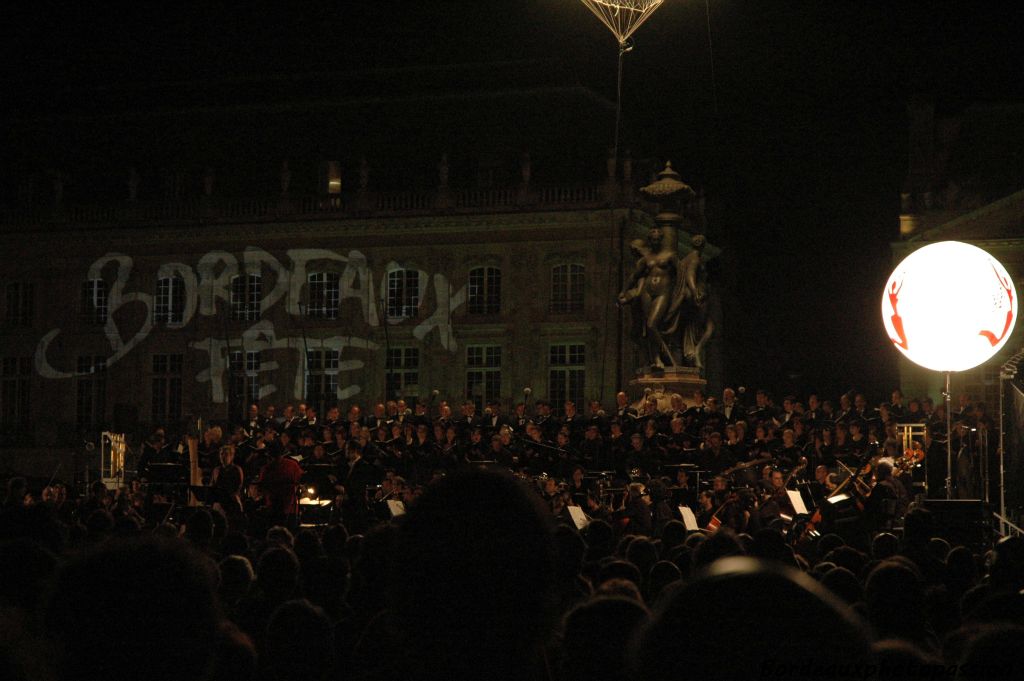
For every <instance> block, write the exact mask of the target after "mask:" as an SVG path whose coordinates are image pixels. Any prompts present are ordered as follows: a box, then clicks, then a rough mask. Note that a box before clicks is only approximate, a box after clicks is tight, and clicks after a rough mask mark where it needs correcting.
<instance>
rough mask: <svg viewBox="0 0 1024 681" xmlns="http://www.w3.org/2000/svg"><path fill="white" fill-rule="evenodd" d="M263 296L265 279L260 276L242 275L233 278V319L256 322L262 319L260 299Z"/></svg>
mask: <svg viewBox="0 0 1024 681" xmlns="http://www.w3.org/2000/svg"><path fill="white" fill-rule="evenodd" d="M262 295H263V277H261V276H260V275H258V274H240V275H238V276H236V277H232V278H231V318H232V319H237V320H241V321H255V320H257V319H259V318H260V297H261V296H262Z"/></svg>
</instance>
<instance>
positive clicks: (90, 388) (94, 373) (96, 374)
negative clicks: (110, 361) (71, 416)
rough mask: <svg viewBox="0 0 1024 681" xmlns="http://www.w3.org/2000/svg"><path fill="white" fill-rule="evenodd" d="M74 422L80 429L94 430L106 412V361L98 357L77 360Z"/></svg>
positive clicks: (85, 356)
mask: <svg viewBox="0 0 1024 681" xmlns="http://www.w3.org/2000/svg"><path fill="white" fill-rule="evenodd" d="M77 388H78V395H77V397H78V400H77V410H76V420H77V422H78V427H79V428H82V429H93V430H96V429H98V428H99V427H100V424H102V422H103V420H104V418H105V416H106V411H107V359H106V358H105V357H100V356H98V355H81V356H79V358H78V386H77Z"/></svg>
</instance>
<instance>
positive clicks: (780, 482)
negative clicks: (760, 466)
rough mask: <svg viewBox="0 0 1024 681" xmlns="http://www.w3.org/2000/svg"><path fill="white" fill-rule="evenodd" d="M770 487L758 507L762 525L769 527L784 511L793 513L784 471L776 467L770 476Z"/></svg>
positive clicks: (758, 518) (758, 516) (759, 520)
mask: <svg viewBox="0 0 1024 681" xmlns="http://www.w3.org/2000/svg"><path fill="white" fill-rule="evenodd" d="M769 481H770V485H771V486H770V487H769V489H768V490H767V491H766V492H765V494H764V496H763V497H762V498H761V503H760V504H759V505H758V508H757V520H758V523H759V524H760V526H761V527H768V526H769V525H771V524H772V523H773V522H774V521H776V520H779V519H780V518H781V517H782V514H783V513H790V514H791V513H792V511H793V509H792V505H791V504H790V503H789V497H788V495H787V494H786V483H785V477H784V476H783V474H782V471H780V470H778V469H774V470H772V472H771V477H770V478H769Z"/></svg>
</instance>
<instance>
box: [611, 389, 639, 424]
mask: <svg viewBox="0 0 1024 681" xmlns="http://www.w3.org/2000/svg"><path fill="white" fill-rule="evenodd" d="M639 417H640V415H639V413H638V412H637V410H636V409H634V408H633V407H631V406H629V398H628V397H626V393H623V392H620V393H618V394H617V395H616V396H615V418H616V419H618V421H619V425H621V426H622V432H624V433H632V432H633V431H634V430H636V421H637V419H638V418H639Z"/></svg>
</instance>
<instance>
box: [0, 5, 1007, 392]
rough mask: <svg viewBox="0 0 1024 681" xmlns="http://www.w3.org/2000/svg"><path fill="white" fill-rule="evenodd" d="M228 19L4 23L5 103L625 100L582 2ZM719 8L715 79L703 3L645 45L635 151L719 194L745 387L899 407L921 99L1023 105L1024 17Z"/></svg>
mask: <svg viewBox="0 0 1024 681" xmlns="http://www.w3.org/2000/svg"><path fill="white" fill-rule="evenodd" d="M214 4H218V3H205V4H204V5H203V6H202V7H201V8H200V7H198V6H197V7H195V8H190V7H191V6H189V5H182V4H180V3H172V4H166V3H164V4H162V5H161V6H160V7H159V8H155V9H144V8H141V7H139V6H135V7H133V8H131V9H128V10H125V9H124V8H122V7H117V6H112V7H110V8H101V7H86V6H85V5H86V3H73V4H72V5H71V6H66V5H64V4H60V5H58V4H56V3H32V4H27V3H26V4H25V6H24V7H23V8H22V9H20V10H15V11H14V12H13V13H12V14H9V15H8V18H7V20H6V21H5V22H4V24H5V27H4V28H2V29H0V31H3V33H4V35H3V36H0V37H2V38H3V40H2V43H3V48H2V49H3V54H2V55H0V56H2V66H0V74H2V75H0V77H2V79H3V80H2V82H3V93H4V96H3V99H4V100H6V102H7V103H8V104H9V105H10V104H14V105H17V104H18V103H23V102H27V101H28V102H30V101H35V100H36V99H37V98H40V97H44V98H45V97H46V96H47V95H48V93H50V92H56V91H63V90H67V89H69V88H72V89H75V90H77V91H80V92H84V93H88V91H89V89H90V88H93V87H96V86H107V85H110V84H115V83H116V84H125V83H146V82H149V81H153V80H164V81H176V80H184V81H195V80H205V79H214V78H235V77H248V76H258V75H262V74H276V73H287V72H310V71H345V70H350V69H365V68H371V67H381V66H404V65H412V64H451V63H464V62H483V61H493V60H505V59H522V58H540V59H553V60H557V61H559V62H562V63H564V64H566V65H568V66H569V67H570V68H571V69H573V70H574V71H575V73H576V74H577V76H578V78H579V80H580V81H581V82H583V83H584V84H587V85H591V86H593V87H594V88H595V89H598V90H599V91H601V92H603V93H605V94H606V95H607V96H608V97H610V98H611V97H613V96H614V67H615V46H614V42H613V40H612V38H611V36H610V34H609V33H608V32H607V30H606V29H605V28H604V27H603V26H602V25H601V24H600V23H599V22H598V21H597V20H596V18H594V17H593V16H592V15H590V14H589V12H588V11H587V10H585V9H584V8H583V6H582V5H581V4H580V3H578V2H576V1H575V0H509V1H507V2H492V1H490V0H458V1H448V2H420V1H416V2H412V1H403V2H398V1H396V0H392V1H391V2H361V3H354V2H347V1H340V0H339V1H337V2H318V3H304V2H299V3H287V4H285V3H280V5H279V6H277V7H275V8H271V9H268V10H262V9H260V10H257V9H255V6H253V5H237V6H233V7H231V8H223V9H222V8H218V7H212V5H214ZM710 5H711V35H712V45H713V54H714V68H715V78H714V81H712V77H711V68H710V60H709V55H710V51H709V45H708V31H707V24H706V22H707V17H706V14H705V2H704V0H666V3H665V6H664V7H662V8H661V9H660V10H659V11H658V12H657V13H656V14H655V15H654V16H653V18H652V19H651V20H650V22H649V23H648V24H646V25H645V26H644V27H643V28H641V29H640V31H639V32H638V34H637V36H636V49H635V50H634V51H633V52H632V53H631V54H629V55H628V56H627V60H626V72H625V88H624V116H625V127H626V131H625V133H624V139H625V142H626V146H629V147H631V148H632V150H633V153H634V156H636V157H668V158H671V159H672V160H673V161H674V163H675V165H676V166H677V167H678V168H680V169H681V170H682V172H683V174H684V179H687V180H688V181H691V182H693V183H695V184H700V185H703V186H705V187H706V188H707V192H708V196H709V203H710V208H709V210H710V213H711V216H710V217H711V219H712V224H711V225H710V228H709V230H710V237H711V239H712V241H714V242H715V243H718V244H721V245H722V246H724V247H726V248H727V252H728V254H729V255H728V257H725V258H723V262H722V268H723V271H722V273H721V275H722V276H723V277H726V278H729V279H734V281H735V284H736V290H737V291H738V293H739V295H738V296H736V298H735V299H732V300H728V301H726V302H727V309H726V315H727V316H726V323H727V325H728V330H729V337H728V347H729V350H730V367H731V371H730V375H731V376H732V377H733V378H734V379H735V380H736V381H741V380H742V382H745V383H747V384H748V385H754V384H766V385H770V386H772V387H774V388H775V389H777V390H787V389H793V388H804V389H809V388H816V389H819V390H822V391H825V392H828V393H831V394H835V393H837V392H838V391H840V390H843V389H845V388H848V387H852V386H857V387H861V388H863V389H866V390H868V391H869V392H870V393H872V396H873V397H874V398H875V399H881V398H882V397H883V396H885V395H887V391H888V389H889V388H891V387H892V386H894V385H895V380H896V379H895V355H896V353H895V351H893V350H892V349H891V348H890V347H888V343H887V342H885V338H884V335H883V332H882V327H881V321H880V319H879V313H878V297H879V296H878V293H877V292H878V291H880V289H881V286H882V284H883V283H884V280H885V277H886V276H887V275H888V272H889V269H890V256H889V249H888V243H889V242H890V241H892V240H894V239H895V238H896V236H897V212H898V193H899V189H900V186H901V184H902V182H903V179H904V173H905V168H906V160H905V159H906V120H905V113H904V112H905V109H904V102H905V98H906V97H907V96H908V95H910V94H912V93H923V94H926V95H928V96H931V97H933V98H934V99H935V101H936V105H937V108H938V110H939V111H940V112H955V111H957V110H959V109H961V108H963V107H965V106H966V105H968V104H970V103H971V102H974V101H1004V100H1014V101H1019V100H1021V98H1022V96H1024V92H1022V80H1024V79H1022V78H1021V75H1020V69H1021V65H1022V64H1024V41H1022V39H1021V35H1024V10H1022V9H1021V6H1020V5H1019V3H1002V2H999V3H996V2H976V3H971V2H960V3H943V2H849V1H842V2H821V1H820V0H816V1H808V2H757V1H754V0H712V1H711V3H710ZM496 85H500V83H499V84H496ZM713 87H714V93H715V94H717V110H716V106H715V97H714V95H713ZM129 91H130V88H129ZM609 137H610V131H609ZM801 392H802V390H801Z"/></svg>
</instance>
